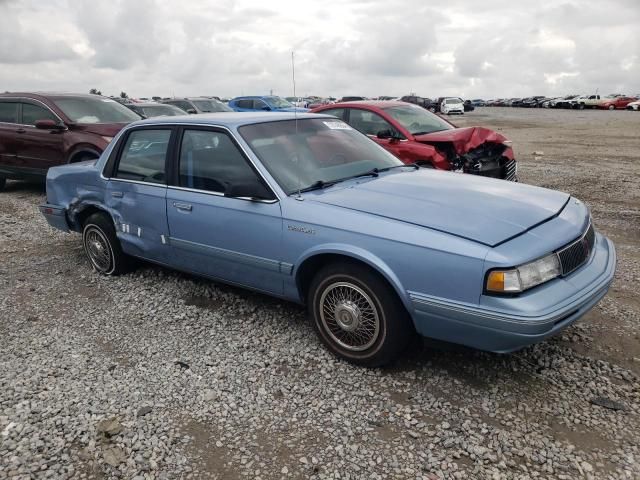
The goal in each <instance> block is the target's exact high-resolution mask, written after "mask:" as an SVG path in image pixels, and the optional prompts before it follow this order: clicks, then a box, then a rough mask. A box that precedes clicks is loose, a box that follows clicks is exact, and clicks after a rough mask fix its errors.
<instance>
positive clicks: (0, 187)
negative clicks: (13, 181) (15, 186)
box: [0, 177, 7, 192]
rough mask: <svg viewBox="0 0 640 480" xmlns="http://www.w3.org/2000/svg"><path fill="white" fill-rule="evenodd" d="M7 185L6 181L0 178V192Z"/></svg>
mask: <svg viewBox="0 0 640 480" xmlns="http://www.w3.org/2000/svg"><path fill="white" fill-rule="evenodd" d="M6 185H7V179H6V178H4V177H0V192H1V191H3V190H4V187H5V186H6Z"/></svg>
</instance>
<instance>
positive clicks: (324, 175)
mask: <svg viewBox="0 0 640 480" xmlns="http://www.w3.org/2000/svg"><path fill="white" fill-rule="evenodd" d="M239 131H240V134H241V135H242V138H244V140H245V141H246V142H247V143H248V144H249V146H250V147H251V149H252V150H253V152H254V153H255V154H256V155H257V156H258V158H259V159H260V160H261V162H262V164H263V165H264V166H265V168H266V169H267V170H268V171H269V173H270V174H271V175H272V176H273V178H275V180H276V181H277V182H278V184H279V185H280V186H281V187H282V189H283V190H284V191H285V192H287V194H292V193H294V192H296V191H297V190H299V189H300V190H302V189H305V188H308V187H312V186H313V185H318V184H322V183H332V182H336V181H340V180H341V179H345V178H347V177H353V176H354V175H366V174H367V173H370V172H372V171H375V170H374V169H383V168H388V167H393V166H395V165H402V162H401V161H400V160H398V159H397V158H396V157H394V156H393V155H391V154H390V153H389V152H387V151H386V150H385V149H383V148H382V147H380V146H378V145H377V144H376V143H375V142H372V141H371V140H369V139H368V138H367V137H366V136H364V135H362V134H361V133H360V132H358V131H356V130H354V129H353V128H351V127H350V126H349V125H347V124H346V123H344V122H342V121H341V120H337V119H333V118H311V119H304V120H298V121H297V122H296V121H295V120H285V121H278V122H267V123H258V124H253V125H245V126H243V127H240V129H239Z"/></svg>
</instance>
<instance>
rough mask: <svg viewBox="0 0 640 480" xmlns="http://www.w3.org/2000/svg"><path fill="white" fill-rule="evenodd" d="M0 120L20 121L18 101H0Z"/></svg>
mask: <svg viewBox="0 0 640 480" xmlns="http://www.w3.org/2000/svg"><path fill="white" fill-rule="evenodd" d="M0 122H4V123H18V102H0Z"/></svg>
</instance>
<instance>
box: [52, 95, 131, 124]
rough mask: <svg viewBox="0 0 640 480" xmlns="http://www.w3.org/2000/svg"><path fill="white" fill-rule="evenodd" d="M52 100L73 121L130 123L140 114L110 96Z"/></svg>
mask: <svg viewBox="0 0 640 480" xmlns="http://www.w3.org/2000/svg"><path fill="white" fill-rule="evenodd" d="M53 102H54V103H55V104H56V105H57V106H58V108H59V109H60V110H62V111H63V112H64V114H65V115H66V116H67V117H69V119H70V120H71V121H72V122H75V123H130V122H135V121H136V120H140V115H138V114H137V113H135V112H133V111H131V110H129V109H128V108H127V107H125V106H123V105H120V104H119V103H118V102H116V101H114V100H111V99H110V98H102V97H96V98H86V97H59V98H55V99H53Z"/></svg>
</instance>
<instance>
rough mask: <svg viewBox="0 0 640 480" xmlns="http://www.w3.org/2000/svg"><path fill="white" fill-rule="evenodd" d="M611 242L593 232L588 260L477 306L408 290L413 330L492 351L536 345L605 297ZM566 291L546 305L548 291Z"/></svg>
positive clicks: (612, 260) (612, 254) (609, 277)
mask: <svg viewBox="0 0 640 480" xmlns="http://www.w3.org/2000/svg"><path fill="white" fill-rule="evenodd" d="M615 266H616V253H615V249H614V246H613V243H612V242H611V241H610V240H609V239H607V238H606V237H604V236H602V235H600V234H597V241H596V247H595V249H594V252H593V253H592V255H591V258H590V259H589V261H588V262H587V263H586V264H585V265H583V266H582V267H580V268H579V269H578V270H576V271H575V272H573V273H572V274H571V275H569V276H567V277H565V278H563V279H557V280H554V281H551V282H549V283H548V284H544V285H541V286H540V287H537V288H534V289H532V290H531V291H530V292H525V293H524V294H522V295H520V296H516V297H500V298H496V297H491V298H489V301H488V302H483V301H481V302H480V304H479V305H471V304H463V303H456V302H451V301H450V300H445V299H442V298H434V297H431V296H429V295H424V294H421V293H418V292H408V293H409V297H410V299H411V303H412V306H413V310H414V311H413V313H412V316H413V320H414V324H415V326H416V330H417V331H418V332H419V333H420V334H421V335H424V336H426V337H431V338H436V339H440V340H445V341H451V342H455V343H462V344H464V345H467V346H470V347H474V348H478V349H481V350H487V351H492V352H497V353H507V352H512V351H515V350H519V349H521V348H524V347H526V346H527V345H531V344H534V343H537V342H540V341H542V340H544V339H546V338H548V337H551V336H553V335H556V334H557V333H558V332H560V331H561V330H563V329H564V328H566V327H567V326H569V325H571V324H572V323H574V322H575V321H576V320H578V319H579V318H581V317H582V316H583V315H585V314H586V313H587V312H588V311H589V310H591V309H592V308H593V307H594V306H595V305H596V304H597V303H598V302H599V301H600V300H601V299H602V297H604V296H605V294H606V293H607V291H608V290H609V287H610V285H611V282H612V280H613V275H614V273H615ZM555 288H566V289H569V290H568V291H570V292H571V293H570V294H569V295H568V296H567V297H566V298H565V299H564V300H563V301H562V302H559V303H556V304H553V305H550V304H548V303H549V302H548V298H549V297H551V298H553V297H554V296H553V295H548V294H547V293H548V291H549V289H555Z"/></svg>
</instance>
